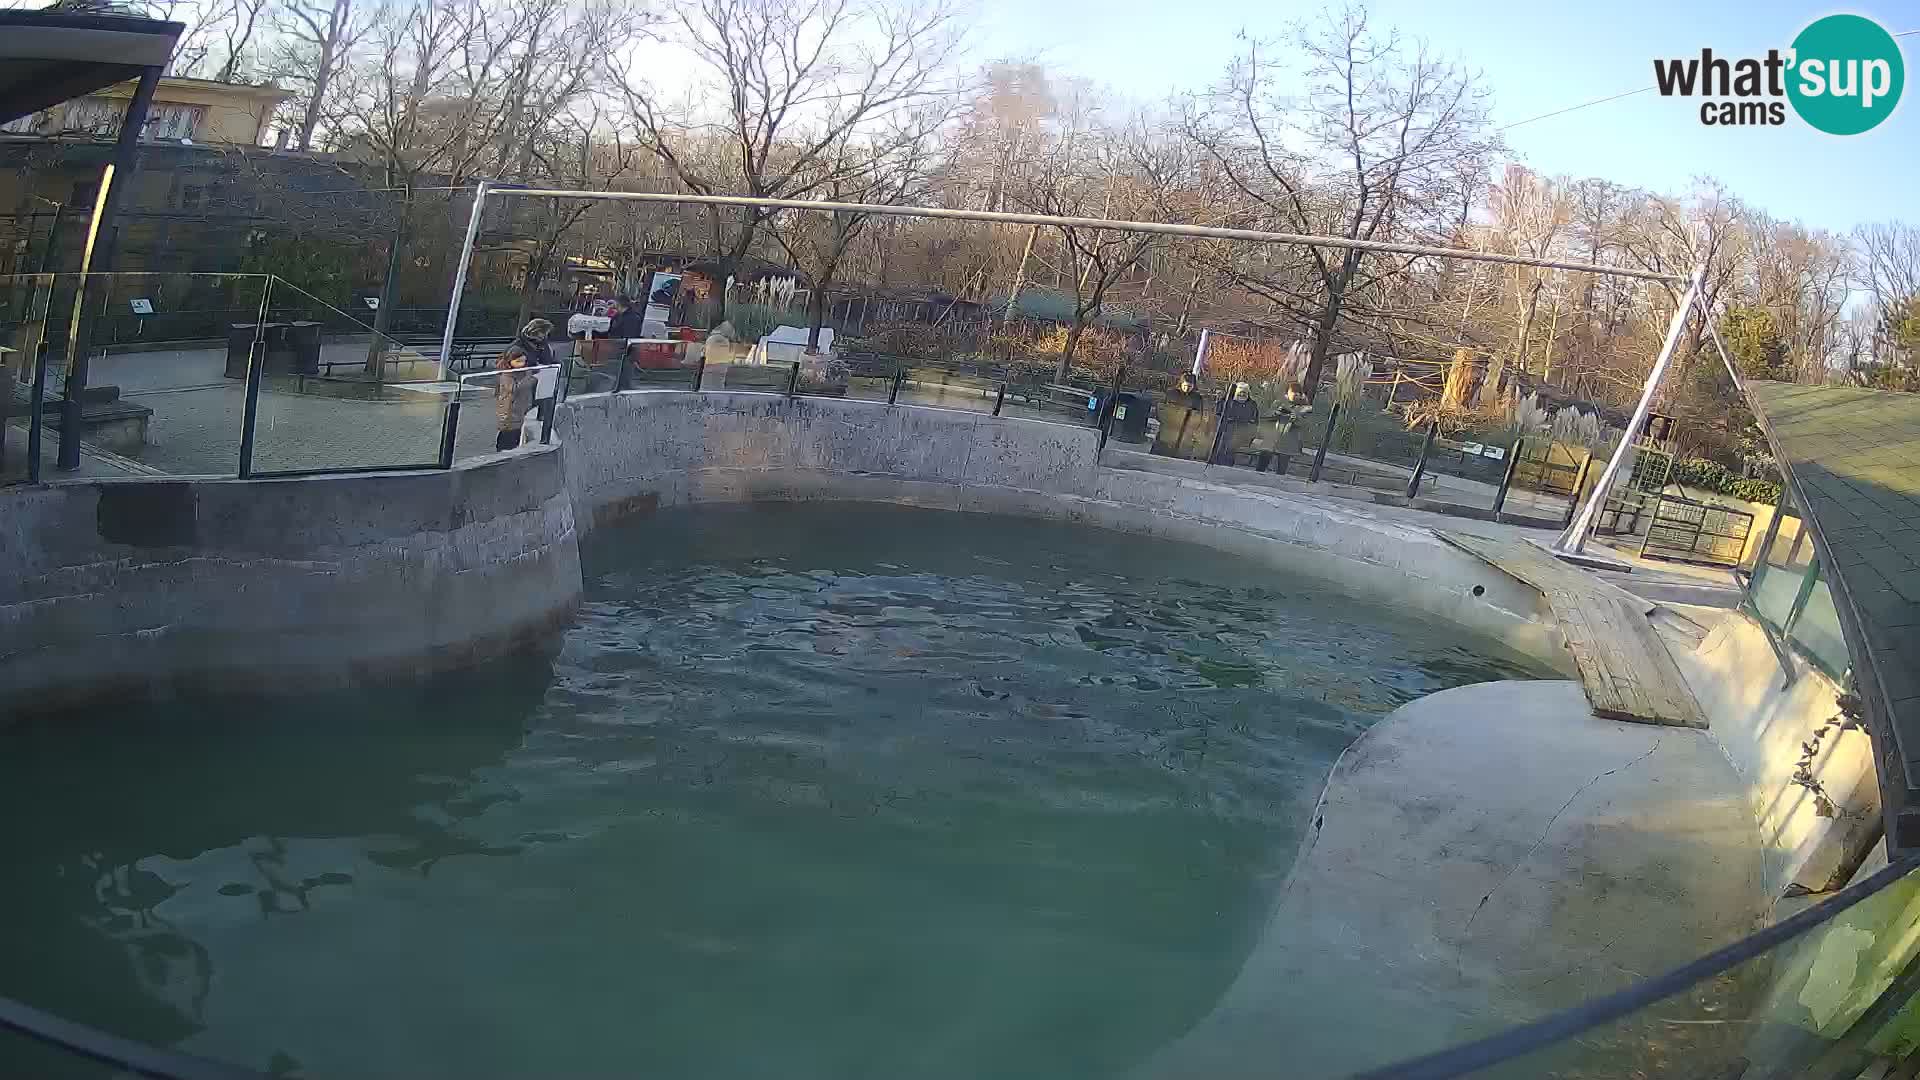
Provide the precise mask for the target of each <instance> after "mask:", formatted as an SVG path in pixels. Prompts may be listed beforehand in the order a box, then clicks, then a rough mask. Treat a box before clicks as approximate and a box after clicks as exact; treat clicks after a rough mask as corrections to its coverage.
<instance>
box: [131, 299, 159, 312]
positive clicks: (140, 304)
mask: <svg viewBox="0 0 1920 1080" xmlns="http://www.w3.org/2000/svg"><path fill="white" fill-rule="evenodd" d="M127 303H128V304H131V305H132V306H133V313H134V314H135V315H151V314H153V301H151V300H148V299H145V298H144V297H137V298H135V299H132V300H129V301H127Z"/></svg>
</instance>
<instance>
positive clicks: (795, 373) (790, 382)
mask: <svg viewBox="0 0 1920 1080" xmlns="http://www.w3.org/2000/svg"><path fill="white" fill-rule="evenodd" d="M799 386H800V361H798V360H795V361H794V362H793V370H792V371H791V372H789V373H788V374H787V400H788V401H792V400H793V395H794V392H795V391H796V390H797V389H798V388H799Z"/></svg>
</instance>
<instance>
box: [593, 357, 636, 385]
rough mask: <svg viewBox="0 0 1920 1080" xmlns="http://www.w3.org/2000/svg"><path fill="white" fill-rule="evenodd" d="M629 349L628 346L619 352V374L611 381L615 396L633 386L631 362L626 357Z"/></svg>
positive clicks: (630, 359)
mask: <svg viewBox="0 0 1920 1080" xmlns="http://www.w3.org/2000/svg"><path fill="white" fill-rule="evenodd" d="M631 348H632V346H631V345H629V346H628V347H627V348H626V349H622V350H620V374H619V375H617V376H615V377H614V380H613V392H614V393H616V394H618V393H620V392H621V391H623V390H627V389H629V388H631V387H632V386H633V360H632V358H630V357H629V356H628V355H627V350H628V349H631ZM589 377H591V376H589Z"/></svg>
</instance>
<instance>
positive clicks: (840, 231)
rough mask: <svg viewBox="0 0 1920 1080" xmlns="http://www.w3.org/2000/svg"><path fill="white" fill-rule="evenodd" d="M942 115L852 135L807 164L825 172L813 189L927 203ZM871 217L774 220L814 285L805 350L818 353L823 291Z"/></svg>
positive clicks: (846, 214) (827, 196)
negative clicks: (872, 133) (869, 134)
mask: <svg viewBox="0 0 1920 1080" xmlns="http://www.w3.org/2000/svg"><path fill="white" fill-rule="evenodd" d="M947 118H948V116H947V113H946V111H945V110H944V109H940V108H935V107H929V108H924V109H920V110H916V111H914V112H911V113H908V114H906V115H904V116H902V117H900V118H899V121H898V122H897V123H896V124H894V125H893V126H892V127H891V129H890V130H887V131H885V132H882V133H880V134H877V135H875V136H872V137H867V138H861V139H858V140H856V139H854V138H852V137H851V136H849V137H848V138H847V139H846V140H845V141H843V142H842V143H841V144H840V145H839V146H836V147H831V148H828V149H827V150H826V151H824V152H822V153H821V154H820V155H818V156H817V158H816V159H815V161H814V163H813V164H812V165H811V166H810V167H811V168H813V169H817V170H819V171H821V172H822V173H823V174H825V179H823V180H822V181H821V182H820V183H819V184H818V185H817V186H814V187H813V191H814V193H815V194H817V195H818V196H819V197H820V198H821V199H823V200H826V201H829V202H851V203H869V204H877V205H882V206H897V205H901V204H905V203H910V202H914V201H916V200H918V199H921V198H924V197H925V196H926V194H927V192H928V191H929V189H930V186H931V182H932V177H933V173H934V168H935V146H936V141H937V136H938V135H939V133H940V132H941V130H942V128H943V127H944V126H945V123H946V121H947ZM872 217H873V215H872V214H866V213H860V212H857V211H852V210H836V211H833V212H832V213H819V212H815V211H800V210H790V211H786V212H784V213H781V214H779V215H777V216H776V217H775V218H774V219H773V221H772V222H771V224H772V226H773V235H774V238H775V239H776V240H778V241H779V243H780V246H781V247H783V248H785V249H786V251H787V254H788V256H789V257H790V258H791V259H792V260H793V263H794V265H795V266H797V267H799V268H800V269H801V270H803V271H805V272H806V274H807V276H808V277H809V278H810V279H811V280H812V288H811V290H810V291H809V292H808V294H807V351H808V352H809V353H812V352H818V351H819V348H820V328H821V326H822V325H823V324H824V323H825V321H826V314H827V295H828V290H829V289H830V288H831V287H832V286H833V284H834V279H835V275H836V274H837V273H838V272H839V270H840V266H841V263H842V261H843V260H844V259H845V258H846V256H847V252H848V250H849V249H850V248H851V247H852V245H853V241H854V239H855V238H856V237H858V236H859V235H860V233H861V231H862V230H863V229H864V228H865V227H866V225H867V222H868V221H869V220H870V219H871V218H872Z"/></svg>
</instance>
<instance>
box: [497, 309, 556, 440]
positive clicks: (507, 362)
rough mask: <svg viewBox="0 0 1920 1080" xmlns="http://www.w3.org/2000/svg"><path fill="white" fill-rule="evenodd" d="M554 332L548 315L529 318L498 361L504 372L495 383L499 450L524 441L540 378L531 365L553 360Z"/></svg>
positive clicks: (542, 364) (548, 363)
mask: <svg viewBox="0 0 1920 1080" xmlns="http://www.w3.org/2000/svg"><path fill="white" fill-rule="evenodd" d="M552 332H553V324H552V323H550V322H548V321H547V320H545V319H535V320H533V321H532V322H529V323H528V324H527V325H526V326H525V327H523V328H522V329H521V330H520V334H519V336H517V337H515V338H514V339H513V344H511V345H509V346H507V351H506V352H503V353H501V354H500V360H499V362H498V363H497V364H495V367H496V368H498V369H499V372H500V374H499V375H497V376H495V378H494V384H493V413H494V419H495V420H497V421H498V422H499V425H500V435H499V437H498V438H496V439H495V440H494V443H493V447H494V449H496V450H511V449H513V448H514V447H516V446H519V445H520V428H521V425H523V424H524V423H526V419H527V412H528V410H530V409H532V408H533V391H534V386H535V383H536V382H537V381H538V378H539V377H538V376H537V375H535V374H534V373H533V372H532V371H529V370H527V369H528V368H535V367H545V366H548V365H550V364H552V363H553V347H552V346H551V345H548V344H547V335H548V334H550V333H552Z"/></svg>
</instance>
